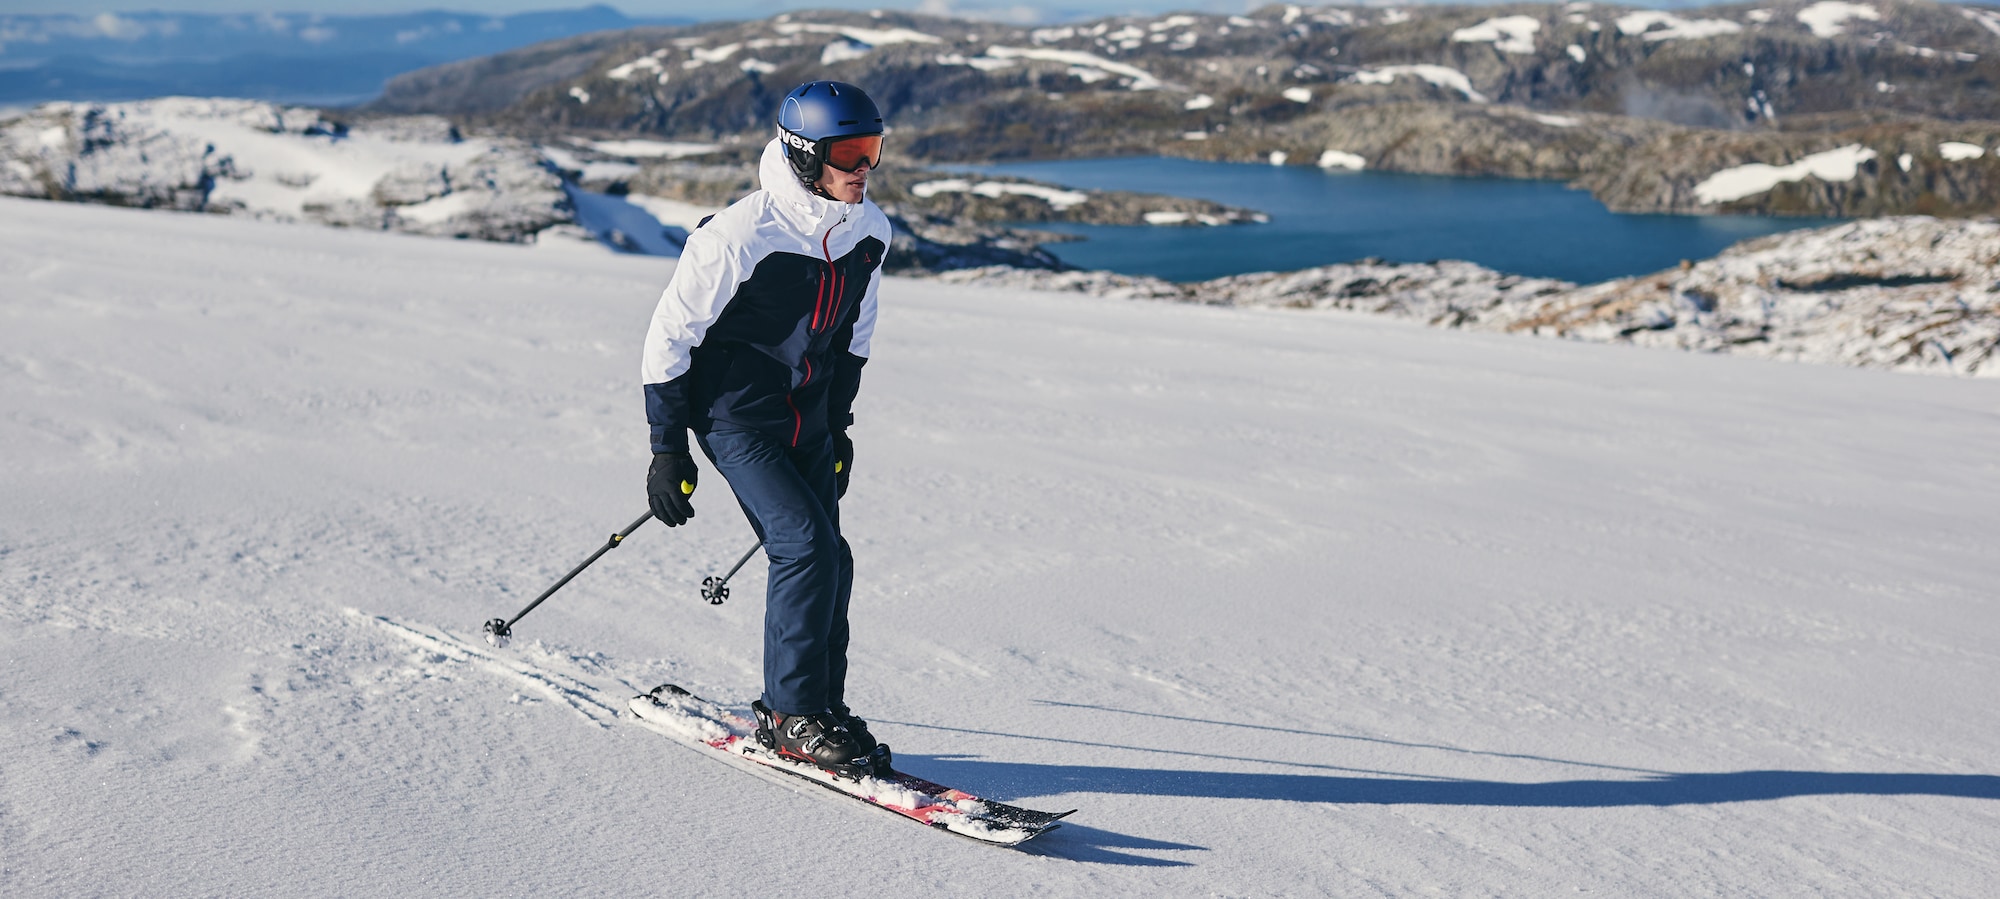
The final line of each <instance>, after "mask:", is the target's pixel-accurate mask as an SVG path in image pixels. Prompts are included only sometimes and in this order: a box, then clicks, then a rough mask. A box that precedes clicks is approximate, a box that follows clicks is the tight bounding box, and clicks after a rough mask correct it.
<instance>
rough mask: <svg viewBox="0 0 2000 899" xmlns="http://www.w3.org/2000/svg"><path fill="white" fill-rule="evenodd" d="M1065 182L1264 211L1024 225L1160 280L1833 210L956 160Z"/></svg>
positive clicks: (1621, 269) (1504, 187)
mask: <svg viewBox="0 0 2000 899" xmlns="http://www.w3.org/2000/svg"><path fill="white" fill-rule="evenodd" d="M958 170H960V171H967V172H991V173H995V174H1007V175H1016V176H1020V177H1023V178H1033V179H1035V180H1037V181H1046V182H1051V183H1055V184H1061V185H1065V186H1069V187H1078V188H1089V189H1094V190H1129V191H1141V192H1146V193H1163V194H1173V195H1176V196H1184V197H1199V198H1201V199H1206V200H1214V201H1215V202H1218V203H1224V204H1228V205H1230V206H1238V207H1245V208H1249V209H1255V210H1258V211H1260V212H1264V213H1268V214H1269V215H1270V216H1271V221H1270V222H1269V223H1266V224H1252V225H1228V226H1219V227H1199V226H1196V227H1160V226H1137V225H1135V226H1115V225H1072V224H1037V225H1033V226H1032V227H1036V228H1040V229H1043V230H1048V231H1060V232H1064V233H1068V234H1077V235H1081V236H1084V237H1086V238H1088V239H1087V240H1083V241H1079V242H1075V243H1063V244H1051V245H1050V246H1049V247H1048V248H1049V249H1050V250H1053V251H1054V252H1055V254H1056V255H1057V256H1060V257H1062V259H1063V260H1064V261H1066V262H1069V263H1070V264H1072V265H1077V266H1081V267H1083V268H1101V269H1110V270H1112V271H1118V272H1125V273H1128V274H1145V275H1154V276H1157V277H1161V278H1166V279H1169V280H1173V281H1200V280H1206V279H1209V278H1217V277H1221V276H1223V275H1234V274H1241V273H1244V272H1258V271H1285V270H1290V269H1299V268H1307V267H1310V266H1315V265H1327V264H1330V263H1335V262H1351V261H1353V260H1356V259H1361V258H1364V257H1368V256H1379V257H1381V258H1383V259H1388V260H1391V261H1395V262H1426V261H1429V260H1433V259H1466V260H1470V261H1472V262H1477V263H1479V264H1481V265H1484V266H1487V267H1489V268H1495V269H1499V270H1501V271H1506V272H1514V273H1518V274H1523V275H1540V276H1546V277H1554V278H1562V279H1565V280H1569V281H1577V282H1591V281H1602V280H1606V279H1609V278H1619V277H1625V276H1629V275H1639V274H1645V273H1648V272H1655V271H1659V270H1660V269H1664V268H1670V267H1672V266H1674V265H1677V264H1678V263H1679V262H1680V261H1681V260H1683V259H1706V258H1708V257H1710V256H1714V255H1715V254H1716V253H1719V252H1721V251H1722V250H1723V249H1724V248H1726V247H1728V246H1729V245H1730V244H1733V243H1735V242H1737V241H1739V240H1744V239H1746V238H1751V237H1758V236H1762V235H1765V234H1773V233H1776V232H1779V231H1790V230H1794V229H1798V228H1814V227H1819V226H1821V225H1826V224H1831V223H1832V222H1833V221H1835V220H1833V219H1801V218H1771V217H1762V216H1682V215H1620V214H1617V213H1613V212H1611V211H1609V210H1607V209H1605V208H1604V205H1603V204H1601V203H1599V202H1597V200H1595V199H1594V198H1592V197H1591V196H1590V194H1589V193H1588V192H1586V191H1581V190H1571V189H1569V188H1566V187H1564V186H1563V185H1561V184H1559V183H1555V182H1548V181H1515V180H1509V179H1502V178H1447V177H1439V176H1432V175H1403V174H1396V173H1391V172H1345V171H1339V172H1325V171H1321V170H1319V169H1316V168H1309V167H1300V166H1274V165H1255V164H1250V163H1229V162H1198V161H1195V160H1189V159H1168V158H1160V157H1147V158H1128V159H1086V160H1068V161H1057V162H1026V163H1008V164H1002V165H981V166H967V167H960V168H959V169H958Z"/></svg>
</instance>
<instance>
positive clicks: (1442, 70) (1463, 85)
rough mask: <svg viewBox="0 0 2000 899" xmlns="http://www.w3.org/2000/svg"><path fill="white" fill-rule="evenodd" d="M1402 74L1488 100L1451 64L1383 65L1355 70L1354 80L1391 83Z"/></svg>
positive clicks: (1369, 82) (1470, 98)
mask: <svg viewBox="0 0 2000 899" xmlns="http://www.w3.org/2000/svg"><path fill="white" fill-rule="evenodd" d="M1402 75H1409V76H1412V77H1415V78H1421V79H1423V80H1425V81H1428V82H1430V83H1432V84H1435V85H1437V86H1439V87H1448V88H1451V89H1452V90H1455V91H1458V92H1459V93H1461V94H1464V95H1465V98H1466V99H1467V100H1471V101H1472V102H1474V103H1484V102H1486V96H1485V95H1484V94H1481V93H1480V92H1478V91H1476V90H1473V89H1472V79H1470V78H1467V77H1465V73H1464V72H1461V71H1459V70H1457V69H1454V68H1451V67H1450V66H1437V65H1428V64H1419V65H1408V66H1383V67H1381V68H1379V69H1363V70H1361V71H1359V72H1355V73H1354V79H1353V80H1354V82H1355V83H1356V84H1389V83H1391V82H1394V81H1395V80H1396V78H1397V77H1399V76H1402Z"/></svg>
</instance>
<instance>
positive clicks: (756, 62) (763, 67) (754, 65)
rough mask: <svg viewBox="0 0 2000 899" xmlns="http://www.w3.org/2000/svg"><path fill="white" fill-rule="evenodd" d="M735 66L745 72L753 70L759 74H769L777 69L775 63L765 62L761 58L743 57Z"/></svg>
mask: <svg viewBox="0 0 2000 899" xmlns="http://www.w3.org/2000/svg"><path fill="white" fill-rule="evenodd" d="M736 67H737V68H739V69H742V70H743V71H745V72H753V73H756V74H759V75H763V74H769V73H771V72H775V71H777V70H778V65H777V63H772V62H765V61H764V60H761V59H745V60H743V61H742V62H740V63H737V64H736Z"/></svg>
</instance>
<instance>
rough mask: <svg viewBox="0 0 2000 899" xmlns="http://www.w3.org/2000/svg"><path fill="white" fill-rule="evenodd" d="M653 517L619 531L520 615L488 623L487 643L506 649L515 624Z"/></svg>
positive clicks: (647, 514) (645, 516) (640, 519)
mask: <svg viewBox="0 0 2000 899" xmlns="http://www.w3.org/2000/svg"><path fill="white" fill-rule="evenodd" d="M652 517H653V510H651V509H647V510H646V514H644V515H641V516H639V520H638V521H635V522H632V524H631V525H629V526H627V527H626V528H625V529H624V530H622V531H619V532H618V533H616V534H612V535H611V541H610V542H608V543H606V544H604V545H603V546H601V547H599V548H598V550H597V551H596V552H594V553H591V554H590V558H588V559H585V560H583V564H582V565H578V566H576V567H575V568H572V569H570V571H569V573H568V574H565V575H563V576H562V580H559V581H556V584H555V586H553V587H550V588H549V589H547V590H543V591H542V595H540V596H537V597H535V601H534V602H531V603H528V607H527V608H525V609H522V610H521V611H520V613H519V614H517V615H515V616H514V617H512V618H507V619H500V618H495V619H493V620H492V621H488V622H486V642H488V643H491V644H493V646H494V647H495V648H499V649H504V648H506V646H507V638H508V637H512V636H513V635H514V622H516V621H519V620H521V619H522V618H525V617H527V614H528V613H529V612H532V611H534V610H535V607H536V606H539V605H541V604H542V600H544V599H548V598H549V597H550V596H553V595H555V592H556V591H557V590H561V589H562V588H563V585H564V584H567V583H569V579H570V578H573V577H576V576H577V575H578V574H581V573H582V572H583V570H584V569H585V568H589V567H590V563H592V562H595V561H597V558H598V557H599V556H602V555H604V554H605V553H608V552H610V551H612V550H613V549H616V548H618V544H619V543H622V542H624V540H625V538H627V537H630V536H632V532H633V531H636V530H638V529H639V526H640V525H642V524H645V523H646V521H647V519H650V518H652Z"/></svg>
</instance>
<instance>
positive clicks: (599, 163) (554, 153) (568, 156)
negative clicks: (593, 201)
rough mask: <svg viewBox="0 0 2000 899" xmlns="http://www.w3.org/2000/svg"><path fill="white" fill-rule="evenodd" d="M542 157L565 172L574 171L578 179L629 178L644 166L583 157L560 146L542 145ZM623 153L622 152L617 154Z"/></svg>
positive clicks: (609, 179)
mask: <svg viewBox="0 0 2000 899" xmlns="http://www.w3.org/2000/svg"><path fill="white" fill-rule="evenodd" d="M539 149H540V150H541V154H542V158H544V159H547V160H548V161H549V164H550V165H553V166H555V167H556V168H558V169H561V170H563V171H565V172H575V173H576V178H577V180H579V181H616V180H619V179H621V178H630V177H632V176H633V175H637V174H639V172H641V171H643V170H644V168H645V167H644V166H641V165H639V164H638V163H633V162H614V161H611V160H604V159H589V160H587V159H584V158H583V157H581V156H578V155H577V154H575V153H572V152H570V151H568V150H565V149H563V148H561V147H551V146H546V145H544V146H542V147H540V148H539ZM617 155H623V154H617Z"/></svg>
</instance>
